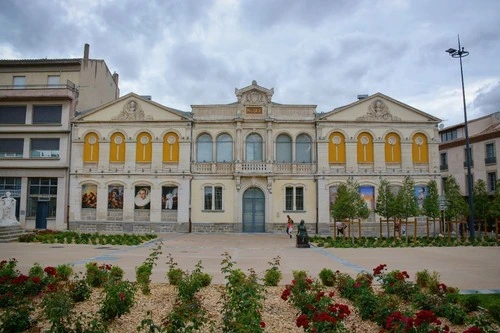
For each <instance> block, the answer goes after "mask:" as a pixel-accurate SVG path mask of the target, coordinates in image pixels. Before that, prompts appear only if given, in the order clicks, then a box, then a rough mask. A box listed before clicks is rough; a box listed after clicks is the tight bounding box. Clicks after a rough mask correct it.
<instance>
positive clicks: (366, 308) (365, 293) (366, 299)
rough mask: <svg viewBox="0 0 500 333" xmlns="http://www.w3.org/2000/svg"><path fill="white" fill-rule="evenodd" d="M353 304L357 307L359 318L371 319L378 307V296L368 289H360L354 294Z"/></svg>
mask: <svg viewBox="0 0 500 333" xmlns="http://www.w3.org/2000/svg"><path fill="white" fill-rule="evenodd" d="M354 304H355V305H356V307H357V308H358V311H359V316H360V317H361V319H363V320H366V319H372V317H373V315H374V314H375V313H376V311H377V309H378V307H379V301H378V297H377V296H376V295H375V294H374V293H373V292H371V291H370V290H366V289H364V290H362V291H361V292H360V293H359V294H358V295H356V298H355V302H354Z"/></svg>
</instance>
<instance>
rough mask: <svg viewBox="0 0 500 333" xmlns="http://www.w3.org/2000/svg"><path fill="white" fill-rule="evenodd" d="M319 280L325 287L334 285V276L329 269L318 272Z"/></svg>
mask: <svg viewBox="0 0 500 333" xmlns="http://www.w3.org/2000/svg"><path fill="white" fill-rule="evenodd" d="M318 276H319V279H320V280H321V283H323V285H325V286H327V287H333V286H334V285H335V274H334V273H333V271H332V270H331V269H329V268H323V269H322V270H321V271H320V272H319V275H318Z"/></svg>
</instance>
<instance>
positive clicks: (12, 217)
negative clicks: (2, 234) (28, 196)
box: [0, 192, 19, 227]
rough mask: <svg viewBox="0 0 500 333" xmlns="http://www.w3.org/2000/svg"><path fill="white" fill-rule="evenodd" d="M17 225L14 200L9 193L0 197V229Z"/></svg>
mask: <svg viewBox="0 0 500 333" xmlns="http://www.w3.org/2000/svg"><path fill="white" fill-rule="evenodd" d="M14 225H19V222H18V221H17V219H16V199H14V198H12V197H11V193H10V192H5V195H4V196H2V197H0V227H8V226H14Z"/></svg>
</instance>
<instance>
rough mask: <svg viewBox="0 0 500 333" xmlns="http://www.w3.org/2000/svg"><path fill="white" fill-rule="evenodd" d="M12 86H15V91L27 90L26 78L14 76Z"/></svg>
mask: <svg viewBox="0 0 500 333" xmlns="http://www.w3.org/2000/svg"><path fill="white" fill-rule="evenodd" d="M12 85H13V86H14V89H24V88H26V76H14V78H13V80H12Z"/></svg>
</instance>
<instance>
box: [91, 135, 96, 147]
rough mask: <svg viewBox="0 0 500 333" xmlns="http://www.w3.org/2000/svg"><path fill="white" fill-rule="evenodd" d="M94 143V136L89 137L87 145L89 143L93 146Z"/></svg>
mask: <svg viewBox="0 0 500 333" xmlns="http://www.w3.org/2000/svg"><path fill="white" fill-rule="evenodd" d="M96 142H97V138H96V137H95V136H91V137H90V138H89V143H90V144H91V145H93V144H94V143H96Z"/></svg>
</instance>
